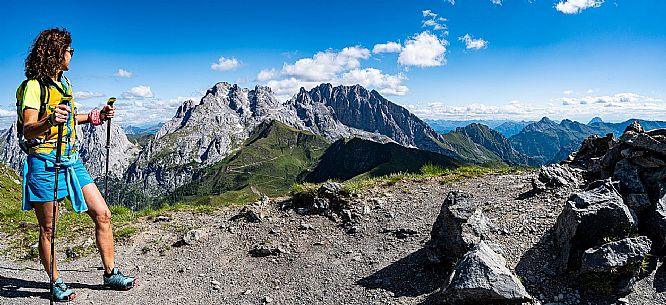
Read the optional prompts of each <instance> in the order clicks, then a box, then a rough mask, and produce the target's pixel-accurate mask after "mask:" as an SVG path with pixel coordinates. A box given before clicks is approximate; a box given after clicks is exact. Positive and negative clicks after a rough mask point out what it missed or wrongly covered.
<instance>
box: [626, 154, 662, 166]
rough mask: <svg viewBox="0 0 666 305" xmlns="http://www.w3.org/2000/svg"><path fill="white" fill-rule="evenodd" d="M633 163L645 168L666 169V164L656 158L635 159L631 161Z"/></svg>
mask: <svg viewBox="0 0 666 305" xmlns="http://www.w3.org/2000/svg"><path fill="white" fill-rule="evenodd" d="M631 162H632V163H633V164H636V165H638V166H640V167H643V168H658V167H664V166H665V165H666V162H664V161H663V160H661V159H658V158H656V157H654V156H637V157H633V158H632V159H631Z"/></svg>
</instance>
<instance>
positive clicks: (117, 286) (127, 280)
mask: <svg viewBox="0 0 666 305" xmlns="http://www.w3.org/2000/svg"><path fill="white" fill-rule="evenodd" d="M103 278H104V287H107V288H111V289H114V290H130V289H132V288H133V287H134V285H136V283H137V281H136V279H135V278H133V277H130V276H126V275H124V274H122V273H120V271H118V268H113V270H112V271H111V274H110V275H106V274H104V276H103Z"/></svg>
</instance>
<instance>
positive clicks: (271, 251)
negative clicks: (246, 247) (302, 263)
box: [249, 244, 286, 257]
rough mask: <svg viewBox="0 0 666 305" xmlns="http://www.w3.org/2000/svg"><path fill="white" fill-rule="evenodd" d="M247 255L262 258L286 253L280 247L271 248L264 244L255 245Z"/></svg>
mask: <svg viewBox="0 0 666 305" xmlns="http://www.w3.org/2000/svg"><path fill="white" fill-rule="evenodd" d="M249 253H250V255H251V256H253V257H264V256H270V255H278V254H280V253H286V251H285V250H284V249H282V248H280V247H271V246H268V245H265V244H255V245H253V246H252V249H250V251H249Z"/></svg>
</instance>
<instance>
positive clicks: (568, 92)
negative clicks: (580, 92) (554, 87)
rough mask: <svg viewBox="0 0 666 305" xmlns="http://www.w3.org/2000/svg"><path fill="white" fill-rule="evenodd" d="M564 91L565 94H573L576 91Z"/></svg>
mask: <svg viewBox="0 0 666 305" xmlns="http://www.w3.org/2000/svg"><path fill="white" fill-rule="evenodd" d="M562 93H563V94H564V95H572V94H573V93H574V91H573V90H564V91H562Z"/></svg>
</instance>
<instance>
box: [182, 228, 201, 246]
mask: <svg viewBox="0 0 666 305" xmlns="http://www.w3.org/2000/svg"><path fill="white" fill-rule="evenodd" d="M202 236H203V231H201V230H190V231H188V232H187V233H185V235H184V236H183V243H185V244H186V245H193V244H194V243H196V242H197V241H199V239H201V237H202Z"/></svg>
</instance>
